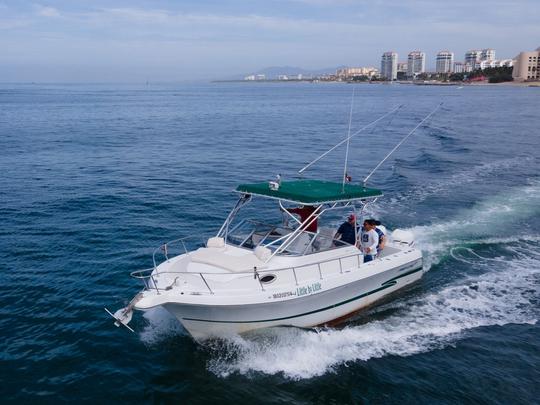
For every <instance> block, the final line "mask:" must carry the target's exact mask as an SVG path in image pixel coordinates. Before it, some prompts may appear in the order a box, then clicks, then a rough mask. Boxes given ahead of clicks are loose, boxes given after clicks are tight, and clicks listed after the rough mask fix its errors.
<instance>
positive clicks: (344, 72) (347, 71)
mask: <svg viewBox="0 0 540 405" xmlns="http://www.w3.org/2000/svg"><path fill="white" fill-rule="evenodd" d="M378 74H379V70H378V69H376V68H374V67H371V66H370V67H347V68H343V69H338V70H337V71H336V76H338V77H343V78H349V77H354V76H367V77H370V78H371V77H374V76H378Z"/></svg>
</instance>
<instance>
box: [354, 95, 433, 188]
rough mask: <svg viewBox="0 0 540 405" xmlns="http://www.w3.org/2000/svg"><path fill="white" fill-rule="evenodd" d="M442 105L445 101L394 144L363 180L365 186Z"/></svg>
mask: <svg viewBox="0 0 540 405" xmlns="http://www.w3.org/2000/svg"><path fill="white" fill-rule="evenodd" d="M441 105H443V103H440V104H439V105H438V106H437V107H435V109H434V110H433V111H431V112H430V113H429V114H428V115H426V116H425V118H424V119H423V120H422V121H420V122H419V123H418V125H417V126H415V127H414V128H413V130H412V131H411V132H409V133H408V134H407V135H405V137H404V138H403V139H402V140H401V141H399V143H398V144H397V145H396V146H394V149H392V150H391V151H390V152H389V153H388V154H387V155H386V156H385V157H384V159H383V160H381V161H380V162H379V164H378V165H377V166H375V168H374V169H373V170H372V171H371V172H370V173H369V174H368V175H367V177H366V178H365V179H364V182H363V183H364V187H365V186H366V183H367V181H368V180H369V178H370V177H371V176H372V175H373V173H375V172H376V171H377V169H378V168H379V167H381V165H382V164H383V163H384V162H385V161H386V159H388V158H389V157H390V155H391V154H392V153H394V152H395V151H396V150H397V149H398V148H399V147H400V146H401V145H402V144H403V142H405V141H406V140H407V138H408V137H409V136H411V135H412V134H413V133H414V132H415V131H416V130H417V129H418V128H420V125H422V124H423V123H424V122H425V121H426V120H427V119H428V118H429V117H431V116H432V115H433V114H435V111H437V110H438V109H439V107H440V106H441Z"/></svg>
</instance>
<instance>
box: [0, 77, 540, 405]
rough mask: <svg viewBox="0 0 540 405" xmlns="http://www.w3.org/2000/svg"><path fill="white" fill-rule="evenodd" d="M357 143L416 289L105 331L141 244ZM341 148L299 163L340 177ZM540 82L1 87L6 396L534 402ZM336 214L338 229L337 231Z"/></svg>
mask: <svg viewBox="0 0 540 405" xmlns="http://www.w3.org/2000/svg"><path fill="white" fill-rule="evenodd" d="M353 86H355V98H354V105H353V115H352V131H353V132H354V131H355V130H357V129H359V128H361V127H362V126H364V125H365V124H367V123H369V122H370V121H372V120H374V119H376V118H378V117H379V116H381V115H383V114H384V113H386V112H388V111H390V110H391V109H393V108H394V107H396V106H398V105H401V104H403V107H402V108H401V109H400V110H399V112H398V113H397V114H394V115H392V116H391V117H388V118H387V119H385V120H383V121H381V122H380V123H379V125H377V126H375V127H374V128H372V129H369V130H367V131H364V132H363V133H361V134H359V135H358V136H357V137H355V138H353V140H352V141H351V145H350V154H349V173H350V175H351V176H352V178H353V182H360V181H361V180H362V179H363V177H364V176H365V175H367V174H368V173H369V171H370V170H371V169H372V168H373V167H374V166H375V165H376V164H377V163H378V162H379V161H380V160H381V159H382V158H383V157H384V156H385V155H386V153H387V152H388V151H389V150H390V149H392V147H393V146H394V145H395V144H397V142H399V140H400V139H402V137H403V136H405V135H406V134H407V133H408V132H409V131H410V130H411V129H412V128H414V126H415V125H416V124H417V123H418V122H419V121H420V120H421V119H422V118H423V117H424V116H425V115H426V114H428V113H429V112H430V111H431V110H432V109H433V108H435V107H436V105H437V104H438V103H440V102H443V103H444V104H443V106H442V107H441V108H440V109H439V111H437V113H436V114H435V115H434V116H433V117H432V118H431V119H430V120H429V121H428V122H426V123H425V125H422V126H421V127H420V128H419V129H418V131H416V132H415V133H414V134H413V135H412V136H411V137H410V138H409V139H408V141H407V142H406V143H405V144H404V145H403V146H402V147H401V148H400V149H399V150H398V151H397V152H396V153H395V154H394V155H392V157H391V158H390V159H389V160H388V162H387V163H386V164H385V165H383V166H382V167H381V169H380V170H378V171H377V172H376V174H375V175H374V176H373V177H372V179H371V183H370V185H371V186H374V187H377V188H380V189H382V190H383V192H384V194H385V196H384V198H381V199H379V200H378V201H377V203H376V204H375V205H374V206H372V207H371V208H370V212H369V215H370V216H374V217H376V218H378V219H380V220H381V221H382V222H383V223H384V224H385V225H386V226H387V227H389V228H391V229H393V228H398V227H399V228H402V229H408V230H411V231H412V232H413V233H414V234H415V236H416V240H417V245H418V247H419V248H421V249H422V251H423V253H424V259H425V260H424V263H425V270H426V273H425V275H424V277H423V279H422V280H421V281H420V282H418V283H416V284H415V285H413V286H412V287H410V288H408V289H407V290H406V291H402V292H400V293H398V294H396V295H394V296H393V297H391V299H387V300H385V301H383V302H381V303H380V304H379V305H377V306H374V307H372V308H370V309H368V310H367V311H365V312H364V313H361V314H359V315H358V316H357V317H356V318H355V319H353V320H351V321H350V322H348V323H347V324H345V325H344V326H343V327H340V328H336V329H317V330H303V329H295V328H278V329H275V330H268V331H265V332H264V333H261V334H255V335H253V336H252V335H250V336H248V337H246V336H238V337H233V338H228V339H226V340H222V341H213V342H209V343H207V344H205V345H202V346H201V345H197V344H195V343H194V342H193V341H192V339H191V338H190V337H189V336H188V335H187V333H186V332H185V331H184V330H183V329H182V327H181V326H180V325H179V324H178V323H177V322H176V321H175V319H174V318H172V317H171V316H170V315H169V314H168V313H167V312H165V311H163V310H162V311H160V310H153V311H150V312H147V313H144V314H141V313H137V314H136V315H135V316H134V320H133V322H132V324H131V325H132V326H133V328H134V329H135V333H131V332H129V331H128V330H126V329H124V328H122V329H119V328H116V327H114V325H113V322H112V319H111V318H110V317H109V316H108V315H107V314H106V313H105V311H104V309H103V308H104V307H108V308H111V309H117V308H119V307H121V306H123V305H125V304H126V303H127V302H128V300H129V299H130V298H131V297H132V296H133V295H135V294H136V293H137V292H138V290H139V289H140V288H141V285H140V284H139V283H138V282H137V280H134V279H132V278H130V277H129V273H130V272H131V271H134V270H138V269H143V268H147V267H150V266H151V265H152V252H153V250H154V248H156V247H157V246H159V245H160V244H162V243H163V242H166V241H168V240H171V239H175V238H179V237H182V236H186V235H201V236H210V235H212V234H213V233H215V232H216V231H217V230H218V229H219V227H220V226H221V223H222V221H223V219H224V218H225V216H226V215H227V212H228V211H229V210H230V209H231V208H232V206H233V205H234V203H235V199H236V196H235V195H234V193H233V192H232V190H233V189H234V188H235V187H236V185H237V184H239V183H245V182H251V181H266V180H269V179H272V178H274V177H275V175H276V174H277V173H281V175H282V176H283V178H284V179H293V178H295V176H296V172H297V170H299V169H300V168H301V167H302V166H303V165H304V164H305V163H307V162H309V161H310V160H312V159H314V158H315V157H317V156H318V155H319V154H321V153H322V152H324V151H325V150H327V149H329V148H330V147H331V146H333V145H334V144H335V143H337V142H339V141H340V140H342V139H344V137H345V136H346V133H347V130H348V121H349V110H350V105H351V104H350V103H351V93H352V88H353ZM344 155H345V150H344V149H343V148H338V149H336V151H334V152H332V153H331V154H329V155H328V156H327V158H326V159H324V160H322V161H321V162H319V163H318V164H316V165H314V166H313V167H312V168H311V170H309V171H308V172H307V175H306V176H307V177H308V178H309V177H310V178H323V179H327V180H337V181H339V180H340V179H341V175H342V173H343V159H344ZM539 163H540V88H527V87H506V86H502V87H501V86H465V87H463V88H457V87H453V86H452V87H438V86H408V85H367V84H359V85H346V84H331V83H319V84H309V83H282V84H278V83H249V84H247V83H207V84H152V83H150V84H148V85H125V84H118V85H111V84H107V85H105V84H85V85H83V84H77V85H75V84H47V85H42V84H0V173H1V176H0V255H1V257H0V258H1V261H0V266H1V271H2V280H3V282H2V283H0V336H1V337H2V344H1V345H0V400H1V401H2V402H16V403H37V402H40V403H63V402H68V403H74V402H79V403H119V402H132V403H186V404H206V403H235V404H243V403H245V404H290V403H294V404H297V403H298V404H312V403H315V404H364V403H365V404H398V403H399V404H433V403H437V404H439V403H442V404H446V403H448V404H450V403H475V404H494V403H497V404H510V403H511V404H531V403H538V401H539V398H540V371H539V370H540V326H539V325H538V318H539V316H540V293H539V292H540V175H539V168H540V166H539ZM336 225H339V224H336Z"/></svg>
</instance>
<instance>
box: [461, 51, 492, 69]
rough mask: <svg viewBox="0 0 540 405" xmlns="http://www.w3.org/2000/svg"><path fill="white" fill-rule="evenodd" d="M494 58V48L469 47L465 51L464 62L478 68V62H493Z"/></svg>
mask: <svg viewBox="0 0 540 405" xmlns="http://www.w3.org/2000/svg"><path fill="white" fill-rule="evenodd" d="M494 60H495V49H490V48H487V49H471V50H470V51H467V52H466V53H465V63H468V64H470V65H471V66H472V67H473V69H478V68H479V67H480V66H478V65H479V64H480V62H493V61H494Z"/></svg>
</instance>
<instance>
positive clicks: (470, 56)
mask: <svg viewBox="0 0 540 405" xmlns="http://www.w3.org/2000/svg"><path fill="white" fill-rule="evenodd" d="M481 54H482V51H479V50H477V49H472V50H470V51H467V52H466V53H465V63H468V64H469V65H471V66H472V67H473V68H474V66H475V65H476V64H477V63H478V62H480V55H481Z"/></svg>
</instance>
